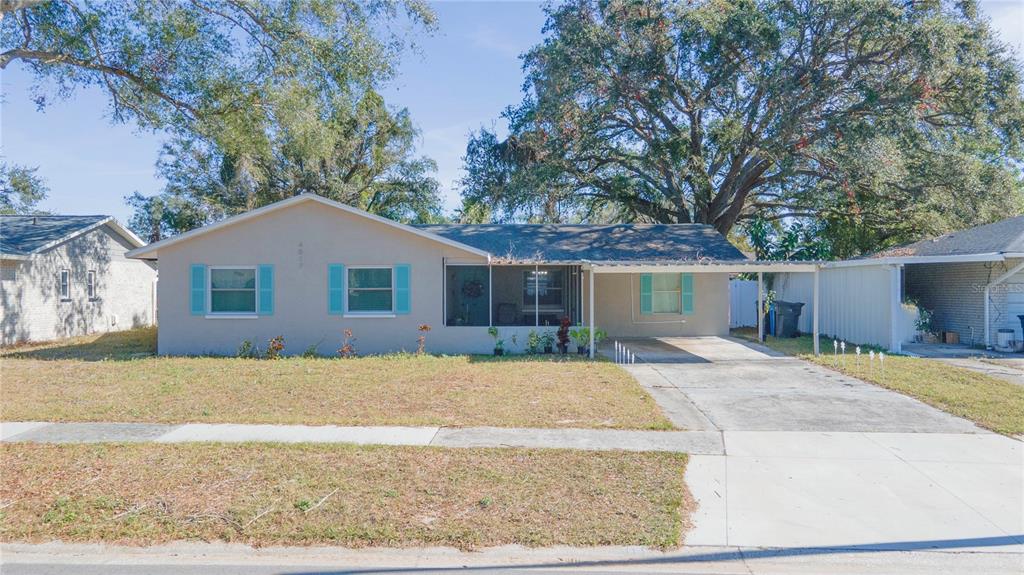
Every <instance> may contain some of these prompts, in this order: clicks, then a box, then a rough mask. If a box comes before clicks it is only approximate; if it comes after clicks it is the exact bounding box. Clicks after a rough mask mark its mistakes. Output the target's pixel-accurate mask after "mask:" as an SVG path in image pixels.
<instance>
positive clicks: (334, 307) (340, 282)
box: [327, 264, 345, 315]
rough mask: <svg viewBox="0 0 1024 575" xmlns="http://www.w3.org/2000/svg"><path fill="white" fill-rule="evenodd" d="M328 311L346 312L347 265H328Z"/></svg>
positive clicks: (337, 313) (335, 312) (332, 312)
mask: <svg viewBox="0 0 1024 575" xmlns="http://www.w3.org/2000/svg"><path fill="white" fill-rule="evenodd" d="M327 313H329V314H333V315H341V314H343V313H345V266H344V265H342V264H328V265H327Z"/></svg>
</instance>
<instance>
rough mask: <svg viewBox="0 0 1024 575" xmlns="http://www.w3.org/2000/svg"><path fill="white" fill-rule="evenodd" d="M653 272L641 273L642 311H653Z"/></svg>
mask: <svg viewBox="0 0 1024 575" xmlns="http://www.w3.org/2000/svg"><path fill="white" fill-rule="evenodd" d="M652 283H653V282H652V281H651V274H640V313H642V314H649V313H651V302H652V301H653V299H654V297H653V296H652V295H651V294H652V287H651V285H652Z"/></svg>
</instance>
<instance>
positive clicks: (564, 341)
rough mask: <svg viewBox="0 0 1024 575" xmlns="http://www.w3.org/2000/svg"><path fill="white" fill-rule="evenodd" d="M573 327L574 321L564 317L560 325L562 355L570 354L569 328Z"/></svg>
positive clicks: (559, 343) (559, 340)
mask: <svg viewBox="0 0 1024 575" xmlns="http://www.w3.org/2000/svg"><path fill="white" fill-rule="evenodd" d="M571 325H572V320H571V319H569V316H567V315H563V316H562V321H561V322H560V323H559V324H558V334H557V335H558V350H559V351H561V352H562V353H568V351H569V326H571Z"/></svg>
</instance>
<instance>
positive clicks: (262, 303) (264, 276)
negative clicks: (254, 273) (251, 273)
mask: <svg viewBox="0 0 1024 575" xmlns="http://www.w3.org/2000/svg"><path fill="white" fill-rule="evenodd" d="M259 274H260V280H259V287H260V294H259V296H260V297H259V301H258V305H257V310H258V311H257V313H259V315H274V266H273V264H260V265H259Z"/></svg>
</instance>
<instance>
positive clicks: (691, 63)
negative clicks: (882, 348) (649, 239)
mask: <svg viewBox="0 0 1024 575" xmlns="http://www.w3.org/2000/svg"><path fill="white" fill-rule="evenodd" d="M545 30H546V33H547V38H546V39H545V41H544V42H543V43H541V44H540V45H538V46H536V47H535V48H533V49H532V50H530V51H529V52H528V53H527V54H526V55H525V56H524V70H525V72H526V83H525V87H526V88H525V89H526V95H525V98H524V100H523V102H522V103H521V104H520V105H519V106H517V107H514V108H510V109H509V110H507V111H506V112H505V114H504V116H505V118H506V119H507V120H508V123H509V137H508V138H507V139H505V140H504V141H500V140H499V139H498V138H496V137H495V134H494V133H492V132H490V131H487V130H482V131H481V132H480V133H478V134H476V135H475V137H474V138H473V139H472V140H471V142H470V144H469V147H468V149H467V156H466V169H467V174H468V175H467V177H466V178H465V180H464V181H463V185H464V200H465V211H466V213H480V210H479V209H475V206H481V205H482V206H488V207H490V209H491V211H490V213H491V216H492V217H493V218H494V219H534V220H551V221H559V220H565V219H589V220H596V219H617V220H626V221H630V220H635V221H655V222H684V223H685V222H700V223H708V224H711V225H714V226H715V227H716V228H717V229H718V230H719V231H721V232H722V233H729V232H730V231H731V230H732V229H733V228H734V226H735V225H736V224H737V223H738V222H741V221H743V220H746V219H751V218H755V217H758V218H765V219H767V220H772V219H775V220H779V219H788V218H813V219H815V220H816V221H818V222H819V223H821V222H825V223H827V224H829V225H828V226H826V227H827V228H828V229H829V230H831V232H830V233H832V234H834V236H835V241H836V242H838V243H840V244H844V246H841V247H840V249H839V252H840V253H842V252H843V251H847V252H854V251H859V250H861V249H867V248H870V247H873V246H876V245H878V244H884V243H886V242H892V241H897V240H902V239H906V238H908V237H913V236H915V235H918V234H921V233H930V232H934V231H944V230H945V229H947V228H949V227H958V226H961V225H964V224H970V223H974V222H975V221H978V220H982V221H984V220H991V219H995V218H998V217H999V216H1000V215H1005V214H1006V213H1007V212H1017V211H1019V210H1021V209H1022V205H1024V204H1022V199H1021V198H1022V196H1021V174H1020V165H1021V164H1020V162H1021V158H1022V156H1021V154H1022V147H1021V145H1022V132H1024V107H1022V94H1021V90H1022V86H1021V69H1020V64H1019V62H1018V61H1016V60H1015V59H1014V58H1013V56H1012V55H1011V54H1010V52H1009V51H1008V50H1007V48H1006V46H1005V45H1003V44H1001V43H1000V42H999V41H998V40H997V39H996V38H995V37H994V33H993V31H992V30H991V28H990V26H989V25H988V23H987V22H986V21H985V20H984V19H983V18H982V17H981V16H979V14H978V11H977V7H976V6H975V4H974V2H971V1H964V2H957V3H955V4H953V3H951V2H940V1H939V0H832V1H829V2H819V1H816V0H697V1H667V0H660V1H639V0H571V1H569V2H565V3H562V4H559V5H558V6H557V7H554V8H551V9H549V14H548V21H547V24H546V28H545Z"/></svg>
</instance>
